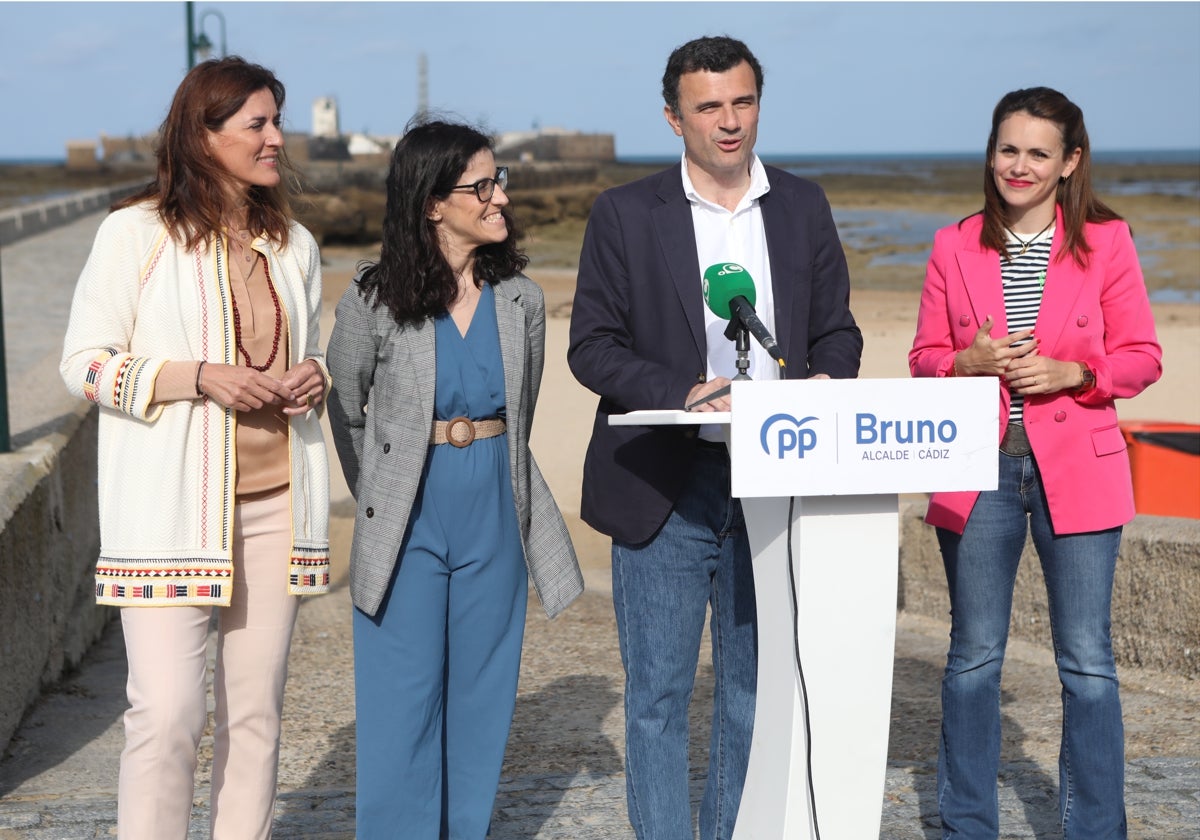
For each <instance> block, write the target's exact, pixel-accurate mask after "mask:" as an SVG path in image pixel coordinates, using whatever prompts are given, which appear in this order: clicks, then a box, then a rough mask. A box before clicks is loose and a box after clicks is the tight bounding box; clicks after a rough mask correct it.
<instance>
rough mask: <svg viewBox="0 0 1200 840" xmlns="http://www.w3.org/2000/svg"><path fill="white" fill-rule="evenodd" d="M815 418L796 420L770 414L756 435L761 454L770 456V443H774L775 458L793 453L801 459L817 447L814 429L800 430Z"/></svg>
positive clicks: (785, 415) (790, 416)
mask: <svg viewBox="0 0 1200 840" xmlns="http://www.w3.org/2000/svg"><path fill="white" fill-rule="evenodd" d="M816 419H817V418H816V417H805V418H804V419H803V420H797V419H796V418H795V417H793V416H792V415H790V414H772V415H771V416H770V417H768V418H767V419H766V420H765V421H763V424H762V429H761V430H760V431H759V433H758V437H759V443H761V444H762V449H763V452H765V453H767V454H768V455H770V454H771V442H772V441H774V442H775V457H776V458H780V459H783V458H785V457H787V454H788V453H789V452H795V453H796V457H797V458H803V457H804V453H805V452H808V451H810V450H812V449H814V448H815V447H816V445H817V431H816V429H805V428H802V427H803V426H804V424H805V423H808V422H809V421H810V420H816Z"/></svg>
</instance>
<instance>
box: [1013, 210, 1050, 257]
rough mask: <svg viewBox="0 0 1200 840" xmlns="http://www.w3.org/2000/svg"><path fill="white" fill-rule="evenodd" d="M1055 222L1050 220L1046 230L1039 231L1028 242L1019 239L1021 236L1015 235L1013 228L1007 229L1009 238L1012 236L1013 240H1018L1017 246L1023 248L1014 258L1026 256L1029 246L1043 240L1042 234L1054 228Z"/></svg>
mask: <svg viewBox="0 0 1200 840" xmlns="http://www.w3.org/2000/svg"><path fill="white" fill-rule="evenodd" d="M1054 222H1055V219H1051V220H1050V224H1048V225H1046V226H1045V227H1044V228H1042V229H1041V230H1039V231H1038V232H1037V233H1035V234H1034V235H1033V236H1031V237H1029V239H1027V240H1026V239H1022V238H1021V237H1019V236H1017V235H1016V234H1015V233H1013V229H1012V228H1010V227H1005V228H1004V229H1005V230H1006V231H1008V235H1009V236H1011V237H1012V238H1013V239H1015V240H1017V244H1019V245H1020V246H1021V250H1020V251H1017V253H1016V254H1015V255H1012V256H1013V257H1014V258H1015V257H1023V256H1025V252H1026V251H1028V250H1029V246H1030V245H1032V244H1033V243H1034V242H1037V241H1038V240H1039V239H1041V238H1042V234H1043V233H1045V232H1046V231H1048V230H1050V228H1052V227H1053V226H1054Z"/></svg>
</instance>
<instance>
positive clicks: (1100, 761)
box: [909, 88, 1162, 840]
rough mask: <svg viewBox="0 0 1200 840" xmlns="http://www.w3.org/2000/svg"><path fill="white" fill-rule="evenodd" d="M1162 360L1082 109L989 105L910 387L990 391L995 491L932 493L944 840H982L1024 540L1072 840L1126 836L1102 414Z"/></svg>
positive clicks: (1050, 96)
mask: <svg viewBox="0 0 1200 840" xmlns="http://www.w3.org/2000/svg"><path fill="white" fill-rule="evenodd" d="M1161 360H1162V350H1161V348H1160V347H1159V345H1158V340H1157V338H1156V335H1155V330H1154V320H1153V317H1152V315H1151V311H1150V303H1149V300H1148V299H1147V296H1146V287H1145V283H1144V282H1143V280H1142V272H1141V269H1140V267H1139V265H1138V259H1137V253H1136V251H1135V250H1134V246H1133V239H1132V237H1131V235H1130V231H1129V227H1128V225H1126V224H1125V222H1123V221H1122V220H1121V218H1120V216H1118V215H1117V214H1116V213H1115V212H1113V211H1112V210H1111V209H1110V208H1108V207H1107V206H1105V205H1104V204H1103V203H1102V202H1100V201H1099V200H1098V199H1097V198H1096V196H1095V195H1094V193H1093V192H1092V185H1091V153H1090V149H1089V145H1088V137H1087V131H1086V129H1085V127H1084V123H1083V114H1082V112H1081V111H1080V110H1079V108H1078V107H1077V106H1076V105H1075V104H1074V103H1072V102H1071V101H1070V100H1068V99H1067V98H1066V97H1065V96H1063V95H1062V94H1061V93H1059V92H1057V91H1054V90H1050V89H1049V88H1030V89H1027V90H1018V91H1014V92H1012V93H1009V94H1007V95H1005V96H1004V97H1003V98H1002V99H1001V100H1000V102H999V104H997V106H996V109H995V112H994V114H993V117H992V128H991V134H990V135H989V137H988V146H987V162H986V177H985V183H984V208H983V210H982V211H981V212H979V213H977V214H975V215H973V216H969V217H968V218H966V219H964V220H963V221H962V222H959V223H958V224H957V225H952V226H950V227H947V228H945V229H943V230H940V231H938V233H937V236H936V238H935V240H934V246H933V253H932V255H931V256H930V259H929V265H928V268H927V270H926V276H925V286H924V289H923V290H922V293H921V310H920V314H919V316H918V320H917V335H916V338H915V339H914V341H913V348H912V351H911V352H910V353H909V367H910V368H911V370H912V374H913V376H994V377H996V381H997V385H998V387H997V392H998V397H999V400H1000V417H1001V441H1000V452H999V455H998V457H999V459H1000V471H999V487H998V489H996V490H990V491H985V492H982V493H979V492H970V493H966V492H963V493H935V494H934V495H933V497H932V499H931V500H930V503H929V513H928V515H927V517H926V521H927V522H929V524H931V525H934V526H936V527H937V534H938V542H939V544H940V546H941V550H942V559H943V562H944V564H945V567H946V579H947V582H948V584H949V588H950V604H951V629H950V651H949V654H948V656H947V661H946V671H945V675H944V677H943V679H942V732H941V743H940V746H939V751H938V808H939V811H940V813H941V819H942V836H943V838H995V837H997V836H998V834H999V831H1000V827H999V807H998V800H997V795H996V777H997V773H998V771H999V763H1000V669H1001V666H1002V664H1003V661H1004V649H1005V645H1006V643H1007V639H1008V626H1009V617H1010V613H1011V609H1012V592H1013V582H1014V580H1015V578H1016V573H1017V564H1018V561H1019V559H1020V556H1021V550H1022V548H1023V546H1024V544H1025V538H1026V533H1027V531H1032V533H1033V541H1034V545H1035V546H1036V548H1037V553H1038V557H1039V559H1040V560H1041V564H1042V570H1043V572H1044V575H1045V579H1046V588H1047V593H1048V596H1049V605H1050V626H1051V630H1052V633H1053V636H1054V649H1055V656H1056V660H1057V663H1058V674H1059V679H1060V681H1061V682H1062V686H1063V692H1062V698H1063V736H1062V747H1061V752H1060V755H1059V785H1060V789H1059V804H1060V809H1061V817H1062V826H1063V831H1064V835H1065V837H1066V838H1067V840H1075V838H1087V840H1104V838H1124V837H1125V836H1126V827H1125V806H1124V795H1123V788H1124V768H1125V758H1124V732H1123V729H1122V724H1121V704H1120V698H1119V696H1118V690H1117V676H1116V666H1115V664H1114V661H1113V654H1112V642H1111V635H1110V626H1109V625H1110V617H1109V616H1110V605H1111V598H1112V583H1113V573H1114V569H1115V566H1116V562H1117V553H1118V549H1119V547H1120V540H1121V527H1122V526H1123V525H1124V524H1125V523H1126V522H1128V521H1129V520H1130V519H1132V518H1133V515H1134V508H1133V487H1132V482H1131V479H1130V472H1129V457H1128V454H1127V453H1126V450H1125V442H1124V439H1123V437H1122V435H1121V432H1120V429H1119V428H1118V427H1117V414H1116V409H1115V407H1114V404H1113V401H1114V399H1115V398H1117V397H1132V396H1134V395H1136V394H1138V393H1140V392H1141V391H1142V389H1144V388H1145V387H1146V386H1148V385H1149V384H1151V383H1152V382H1154V381H1155V380H1157V379H1158V378H1159V376H1160V375H1161V373H1162V364H1161Z"/></svg>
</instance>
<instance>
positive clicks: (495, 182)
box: [450, 166, 508, 202]
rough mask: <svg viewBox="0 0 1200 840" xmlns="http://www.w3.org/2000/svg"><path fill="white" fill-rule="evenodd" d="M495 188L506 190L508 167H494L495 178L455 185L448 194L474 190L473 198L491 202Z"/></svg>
mask: <svg viewBox="0 0 1200 840" xmlns="http://www.w3.org/2000/svg"><path fill="white" fill-rule="evenodd" d="M496 187H499V188H500V189H502V190H506V189H508V167H507V166H498V167H496V177H495V178H480V179H479V180H478V181H476V182H475V183H474V184H457V185H456V186H453V187H451V188H450V192H454V191H455V190H474V191H475V196H476V197H477V198H478V199H479V200H480V201H483V202H488V201H491V200H492V196H493V195H494V194H495V193H496Z"/></svg>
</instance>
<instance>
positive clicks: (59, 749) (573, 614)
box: [0, 216, 1200, 840]
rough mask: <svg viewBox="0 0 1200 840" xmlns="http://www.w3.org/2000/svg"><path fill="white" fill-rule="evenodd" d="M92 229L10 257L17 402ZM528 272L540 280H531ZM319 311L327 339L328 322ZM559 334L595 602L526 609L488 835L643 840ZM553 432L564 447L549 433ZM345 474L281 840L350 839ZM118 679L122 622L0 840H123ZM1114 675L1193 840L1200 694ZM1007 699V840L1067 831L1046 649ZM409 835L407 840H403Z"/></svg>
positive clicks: (1027, 653) (17, 765)
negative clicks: (633, 813) (628, 800)
mask: <svg viewBox="0 0 1200 840" xmlns="http://www.w3.org/2000/svg"><path fill="white" fill-rule="evenodd" d="M99 220H100V217H99V216H94V217H88V218H87V219H83V220H80V221H78V222H75V223H72V224H70V225H68V226H66V227H64V228H61V229H59V230H57V231H53V232H51V233H48V234H43V235H39V236H37V237H33V238H30V239H28V240H24V241H22V242H18V243H16V244H14V245H10V246H7V247H5V249H4V251H3V253H2V255H0V257H2V259H3V263H2V269H0V270H2V272H3V274H2V277H3V292H4V305H5V310H4V311H5V329H6V332H7V335H8V337H9V344H10V347H15V348H16V351H15V352H10V353H9V372H10V389H12V388H13V383H14V382H15V383H28V382H30V377H31V376H33V375H34V374H36V375H37V376H39V377H44V376H45V375H46V373H47V372H50V373H53V374H54V375H55V376H56V362H57V353H58V346H59V342H60V341H61V335H62V332H63V329H64V328H65V322H66V311H67V308H68V307H69V303H70V295H71V290H72V289H73V286H74V281H75V278H76V276H77V275H78V272H79V268H80V267H81V266H82V262H83V259H84V257H85V256H86V253H87V250H88V248H89V247H90V243H91V238H92V236H93V235H94V232H95V227H96V225H97V224H98V223H99ZM329 260H330V262H329V264H328V265H327V283H328V284H329V285H330V286H332V285H335V284H340V285H342V286H344V283H345V281H346V278H347V277H348V273H349V270H350V266H352V264H353V258H352V257H349V256H344V255H343V256H338V255H336V254H335V255H331V256H330V257H329ZM532 273H533V275H534V277H535V279H536V278H537V272H536V271H534V272H532ZM339 292H340V289H332V288H331V289H330V294H328V295H327V300H330V301H332V300H336V297H337V294H338V293H339ZM326 313H327V320H326V323H325V326H326V329H328V327H329V325H330V324H331V323H332V308H331V307H327V310H326ZM565 332H566V330H565V321H563V320H562V319H552V320H551V322H550V324H549V328H548V335H547V343H548V347H547V359H548V366H547V372H546V377H545V380H544V383H543V395H542V400H541V403H540V404H539V415H538V424H537V426H538V429H540V430H541V433H542V435H543V437H541V438H539V437H538V434H537V432H538V430H537V429H535V440H534V448H535V452H536V453H537V455H538V458H539V461H540V463H541V464H542V466H543V469H544V471H545V472H546V473H547V477H548V480H549V481H550V482H551V486H552V487H553V488H554V490H555V493H556V495H557V496H559V498H560V501H561V502H562V505H563V508H564V511H565V512H566V514H567V516H568V519H569V521H570V525H571V527H572V533H573V534H574V536H575V538H576V544H577V546H578V547H579V550H580V554H581V558H582V559H583V561H584V565H585V574H586V577H587V581H588V587H589V591H588V592H587V593H586V594H585V595H584V596H583V597H582V598H581V599H580V600H579V601H578V602H577V603H576V604H575V605H573V606H572V607H571V608H570V609H569V610H567V612H566V613H565V614H563V615H562V616H560V617H559V618H558V619H556V620H555V621H554V622H550V621H547V620H546V619H545V616H544V614H543V613H542V612H541V609H540V607H539V606H538V605H537V603H536V601H531V602H530V609H529V620H528V623H527V630H526V645H525V654H524V660H523V663H522V674H521V688H520V696H519V698H518V702H517V709H516V714H515V718H514V721H513V730H512V737H511V739H510V744H509V750H508V755H507V758H506V763H505V768H504V772H503V777H502V780H501V786H500V790H499V793H498V795H497V800H496V810H495V816H494V823H493V832H492V836H493V838H495V840H517V838H554V840H600V838H603V839H604V840H624V838H631V837H632V832H631V831H630V830H629V827H628V823H627V821H626V819H625V804H624V784H625V779H624V772H623V767H622V760H623V754H624V750H623V733H622V712H621V693H622V673H621V666H620V659H619V656H618V653H617V644H616V630H615V627H614V623H613V619H612V605H611V597H610V594H609V590H608V582H607V580H606V570H605V566H606V557H605V553H606V552H605V546H604V541H603V540H600V539H598V538H597V537H596V536H595V535H594V534H591V533H590V532H589V531H588V530H587V529H586V527H585V526H583V525H582V524H581V523H579V521H578V518H577V510H578V502H577V499H578V489H577V481H578V479H577V471H578V469H579V463H578V455H577V453H576V452H574V451H568V452H567V453H566V454H564V452H563V451H562V449H561V448H559V446H558V445H557V444H558V443H559V442H560V441H561V439H563V438H564V437H565V438H566V439H568V440H570V441H571V442H572V445H574V444H575V443H577V441H578V440H579V439H580V436H582V437H583V438H585V437H586V428H585V429H584V430H583V431H578V430H575V431H572V432H571V433H570V434H567V435H564V434H562V432H561V429H562V428H563V426H560V425H558V424H559V423H567V422H568V420H569V418H570V417H571V415H572V414H573V413H574V409H575V408H577V407H578V405H579V404H580V403H579V402H578V394H577V393H576V392H574V391H572V390H571V386H572V383H571V381H570V376H569V374H568V373H567V372H566V371H565V364H564V363H563V348H564V347H565ZM40 382H41V387H40V392H39V391H38V390H32V391H31V390H29V389H26V388H21V389H20V390H21V394H22V396H20V397H19V398H18V399H17V400H16V405H15V407H14V411H13V415H14V422H13V432H14V440H15V442H16V443H17V444H18V445H20V443H21V441H22V440H27V439H28V437H29V435H31V434H34V433H35V432H36V427H37V425H38V423H40V422H42V421H43V420H44V419H45V412H46V411H48V410H52V406H53V404H54V402H55V400H56V399H57V398H56V397H54V398H51V397H49V396H48V395H47V393H46V392H47V391H52V390H54V384H55V383H52V382H50V381H49V380H47V379H44V378H43V379H41V380H40ZM13 390H17V389H13ZM584 404H585V405H590V403H584ZM575 425H578V423H576V424H575ZM547 429H550V430H552V431H553V433H554V435H555V441H553V442H552V441H550V440H549V439H548V438H546V437H545V435H547V434H548V432H547ZM568 449H570V447H568ZM334 472H335V482H334V484H335V486H334V488H333V497H334V505H333V510H332V521H331V534H332V538H333V542H334V547H335V549H334V557H335V563H337V573H336V580H337V586H336V589H335V591H334V592H333V593H332V594H330V595H327V596H324V597H320V598H313V599H308V600H306V601H305V602H304V604H303V605H302V606H301V609H300V618H299V621H298V625H297V630H296V634H295V638H294V642H293V648H292V654H291V660H290V670H291V678H290V680H289V683H288V690H287V701H286V705H285V711H284V718H285V719H284V732H283V747H282V752H281V758H280V778H279V800H278V805H277V808H276V827H275V836H276V837H277V838H293V837H295V838H302V837H303V838H350V837H352V836H353V822H354V716H353V684H352V680H351V676H350V675H351V673H352V669H351V653H350V606H349V597H348V592H347V589H346V587H345V557H346V553H347V550H348V545H349V535H350V529H351V525H352V516H353V504H352V501H351V500H350V498H349V495H348V493H347V492H346V490H345V486H344V484H341V483H340V479H339V478H338V477H337V476H336V472H337V471H336V469H335V470H334ZM573 482H574V483H575V486H574V487H572V483H573ZM572 504H574V507H573V506H572ZM945 644H946V626H945V624H943V623H941V622H938V621H933V620H930V619H928V618H923V617H920V616H916V615H910V614H900V615H899V616H898V631H897V639H896V660H895V677H894V685H893V700H892V721H893V722H892V732H891V742H890V744H889V761H888V769H887V775H886V783H885V789H884V792H883V800H882V814H883V823H882V829H881V832H880V837H881V838H888V839H889V840H908V838H912V839H913V840H933V838H936V837H938V836H939V832H938V828H937V825H938V821H937V816H936V798H935V791H934V774H935V771H936V767H935V759H936V742H937V725H938V708H937V703H938V677H939V674H940V671H941V668H942V664H943V662H944V656H945ZM124 677H125V664H124V656H123V649H122V640H121V633H120V626H119V623H114V624H113V625H111V626H110V628H109V631H108V632H107V634H106V635H105V637H104V638H103V640H102V641H101V642H100V643H99V644H98V645H97V646H96V647H95V648H94V649H93V651H92V652H91V653H90V654H89V655H88V657H87V659H86V661H85V662H84V664H83V666H82V667H81V668H80V669H79V670H78V672H76V673H75V674H73V675H72V676H71V677H70V678H68V679H66V680H64V681H63V682H62V683H61V684H59V685H58V686H56V687H55V688H54V690H52V691H49V692H47V693H46V694H45V695H44V696H43V698H42V699H41V700H40V701H39V703H38V704H37V705H36V706H35V707H34V708H33V709H32V710H31V711H30V712H29V714H28V715H27V716H26V718H25V720H24V721H23V723H22V726H21V728H20V730H19V731H18V733H17V735H16V736H15V737H14V739H13V742H12V743H11V744H10V746H9V749H8V751H7V753H6V754H5V756H4V757H3V760H2V761H0V840H10V838H29V840H51V838H55V839H58V838H72V839H73V838H90V837H112V836H115V819H116V798H115V791H116V779H117V766H118V760H119V754H120V750H121V746H122V734H121V720H120V718H121V714H122V711H123V709H124V696H123V688H124ZM1122 677H1123V697H1124V702H1125V718H1126V727H1127V742H1128V744H1129V748H1128V752H1129V760H1128V764H1127V767H1126V773H1127V784H1126V795H1127V802H1128V810H1129V818H1130V836H1131V837H1136V838H1145V839H1146V840H1185V838H1194V837H1196V836H1198V832H1197V828H1196V827H1197V826H1200V747H1198V746H1197V744H1198V743H1200V726H1198V723H1197V710H1198V709H1200V703H1198V702H1197V700H1198V696H1197V691H1196V687H1195V685H1194V683H1190V682H1188V681H1184V680H1179V679H1177V678H1172V677H1169V676H1165V675H1160V674H1153V673H1145V672H1135V671H1125V670H1123V671H1122ZM710 691H711V668H709V667H708V666H707V665H703V664H702V665H701V668H700V670H699V673H698V678H697V689H696V696H697V698H699V699H698V701H697V702H696V703H695V704H694V707H695V708H694V710H693V711H694V714H693V721H692V725H693V731H692V743H693V751H692V758H693V764H694V765H695V764H696V763H697V762H698V761H699V760H700V758H701V756H702V755H703V752H704V749H703V748H704V746H705V745H707V742H708V738H707V732H706V728H705V724H704V720H703V719H704V713H703V708H702V707H703V706H704V705H705V699H706V698H707V697H708V696H709V692H710ZM1003 697H1004V706H1003V711H1004V718H1005V742H1004V753H1003V766H1002V770H1001V778H1000V803H1001V810H1002V821H1003V831H1002V837H1005V838H1055V837H1059V836H1061V835H1060V832H1059V831H1058V829H1057V817H1056V811H1057V770H1056V766H1055V753H1056V749H1057V734H1056V731H1057V715H1058V687H1057V680H1056V679H1055V677H1054V673H1053V665H1052V661H1051V659H1050V657H1049V654H1048V653H1047V652H1046V651H1045V650H1044V649H1043V648H1041V647H1038V646H1034V645H1029V644H1025V643H1019V642H1013V643H1012V644H1010V649H1009V654H1008V662H1007V665H1006V669H1005V679H1004V686H1003ZM210 762H211V739H210V737H209V736H206V738H205V741H204V744H203V746H202V750H201V755H200V765H199V768H198V770H197V790H196V804H195V809H194V815H193V821H192V829H191V832H190V833H189V837H196V838H201V837H206V836H207V830H206V826H207V798H208V797H207V794H208V778H209V776H208V774H209V770H210ZM701 784H702V780H701V779H700V777H698V776H697V777H694V778H693V784H692V790H693V795H694V797H696V798H698V796H699V793H700V790H701ZM397 836H398V837H401V838H402V837H403V833H402V831H401V832H398V834H397ZM834 840H837V838H835V839H834ZM851 840H856V839H854V838H851Z"/></svg>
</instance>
